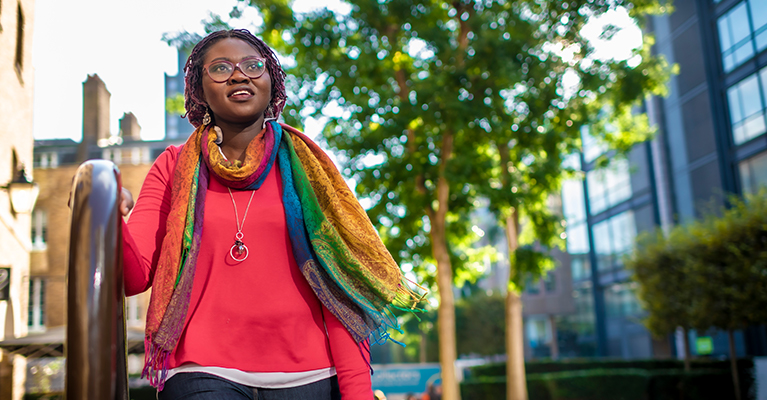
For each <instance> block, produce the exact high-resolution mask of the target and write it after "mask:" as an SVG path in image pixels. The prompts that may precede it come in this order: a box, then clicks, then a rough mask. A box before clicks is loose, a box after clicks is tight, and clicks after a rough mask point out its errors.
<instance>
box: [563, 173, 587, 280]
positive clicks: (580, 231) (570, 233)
mask: <svg viewBox="0 0 767 400" xmlns="http://www.w3.org/2000/svg"><path fill="white" fill-rule="evenodd" d="M562 213H563V214H564V217H565V221H566V222H567V225H566V226H565V235H567V236H566V238H565V239H566V243H567V253H568V254H570V270H571V271H572V275H573V280H574V281H580V280H584V279H588V278H590V277H591V264H590V263H589V234H588V229H587V227H586V204H585V200H584V195H583V182H582V181H580V180H575V179H571V180H566V181H564V182H563V183H562Z"/></svg>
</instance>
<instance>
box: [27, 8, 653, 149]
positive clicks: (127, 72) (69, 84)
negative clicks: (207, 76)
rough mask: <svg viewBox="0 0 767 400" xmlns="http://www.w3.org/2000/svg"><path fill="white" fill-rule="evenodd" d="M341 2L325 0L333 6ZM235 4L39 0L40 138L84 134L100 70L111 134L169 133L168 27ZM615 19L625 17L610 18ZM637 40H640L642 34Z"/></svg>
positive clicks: (190, 24)
mask: <svg viewBox="0 0 767 400" xmlns="http://www.w3.org/2000/svg"><path fill="white" fill-rule="evenodd" d="M338 2H339V0H332V1H331V2H328V1H324V2H321V4H322V5H330V7H331V8H334V4H337V3H338ZM236 3H237V1H236V0H130V1H126V0H71V1H62V0H36V1H35V16H34V29H35V31H34V38H33V44H32V63H33V66H34V68H35V91H34V127H33V132H34V137H35V139H53V138H71V139H73V140H75V141H80V139H81V138H82V113H83V110H82V83H83V82H85V80H86V79H87V77H88V75H92V74H98V75H99V77H100V78H101V80H102V81H104V83H105V84H106V87H107V90H109V92H110V93H111V95H112V96H111V104H110V130H111V133H112V134H117V132H118V131H119V119H120V118H122V116H123V114H124V113H126V112H132V113H133V114H134V115H135V116H136V118H137V119H138V122H139V125H141V137H142V138H143V139H144V140H159V139H162V138H163V136H164V130H165V120H164V118H165V117H164V110H165V82H164V76H165V75H164V74H165V73H167V74H169V75H175V74H176V73H178V66H177V54H176V50H175V48H172V47H170V46H168V45H167V44H165V42H163V41H162V40H161V38H162V35H163V33H166V32H179V31H184V30H185V31H190V32H197V33H200V34H202V33H203V29H202V23H201V21H202V20H203V19H205V18H206V17H207V16H208V13H209V12H213V13H216V14H220V15H226V14H228V12H229V11H230V10H231V9H232V7H233V6H234V5H235V4H236ZM312 3H314V4H317V2H314V1H313V0H297V1H296V2H295V3H294V9H296V10H297V11H301V10H305V9H309V8H311V7H312V6H313V5H312ZM329 3H333V4H329ZM246 15H247V14H246ZM615 18H620V16H614V17H611V19H613V20H615ZM238 27H242V28H247V26H238ZM625 34H630V32H627V33H625ZM626 40H627V39H625V38H623V37H620V38H616V40H615V42H618V43H623V45H622V46H620V47H619V48H622V49H624V50H625V49H626V47H627V46H626V45H625V43H626ZM633 40H634V41H635V40H636V38H634V39H633ZM638 40H639V43H641V34H640V36H639V39H638ZM307 128H310V127H309V126H307ZM307 133H309V134H310V135H311V133H312V132H307Z"/></svg>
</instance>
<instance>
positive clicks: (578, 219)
mask: <svg viewBox="0 0 767 400" xmlns="http://www.w3.org/2000/svg"><path fill="white" fill-rule="evenodd" d="M673 6H674V12H673V13H671V14H670V15H663V16H655V17H651V18H650V20H649V21H650V24H649V26H650V28H651V32H650V34H652V35H654V36H655V40H656V44H655V47H654V50H655V52H657V53H659V54H663V55H664V56H665V57H666V59H667V60H668V61H669V62H670V63H676V64H677V65H678V66H679V74H678V75H676V76H672V77H671V80H670V82H669V89H670V91H669V95H668V97H665V98H650V99H648V101H647V102H646V104H645V107H646V108H645V110H644V111H646V112H647V113H648V115H649V117H650V119H651V122H652V123H653V124H654V125H655V126H657V127H658V134H657V136H656V137H655V138H654V139H653V140H652V141H650V142H646V143H643V144H640V145H638V146H636V147H635V148H634V149H633V150H632V151H631V153H630V154H629V156H628V157H626V158H620V157H615V158H614V157H612V156H611V154H609V153H608V154H607V156H608V158H609V159H611V162H610V164H609V165H608V166H607V167H606V168H597V166H596V163H595V160H596V159H597V158H598V157H599V156H600V155H603V154H604V152H605V148H604V147H602V146H600V144H599V143H598V142H597V141H596V140H594V139H593V138H592V137H591V136H590V135H589V132H588V129H587V128H586V127H584V129H583V130H582V134H583V152H582V154H581V155H580V157H579V159H577V160H570V161H574V165H577V166H579V167H580V168H581V170H582V171H583V172H584V175H585V179H584V180H571V181H567V182H565V183H564V184H563V187H562V209H563V214H564V216H565V218H566V220H567V250H568V253H569V270H570V273H569V275H570V276H571V277H572V278H571V279H572V298H573V303H574V306H575V312H573V313H568V314H562V313H556V312H555V313H551V312H549V313H546V312H534V311H533V312H531V310H530V307H529V304H531V302H535V301H540V300H537V299H538V298H541V297H546V296H550V295H551V294H548V293H547V291H546V290H547V289H546V288H547V283H546V282H541V283H540V284H538V285H533V286H531V287H530V288H529V289H528V292H527V293H526V294H525V295H524V297H523V301H524V304H525V314H526V317H525V319H526V329H525V333H526V342H527V345H528V347H529V348H530V349H532V351H531V352H530V353H529V354H530V355H538V356H552V355H554V354H556V355H560V356H578V357H583V356H609V357H621V358H647V357H652V356H666V355H676V354H677V347H678V346H677V342H678V341H679V340H680V338H677V340H661V341H655V340H653V339H652V338H651V336H650V334H649V332H648V331H647V330H646V329H645V328H644V327H643V326H642V325H641V323H640V318H641V317H642V316H643V315H644V314H643V310H642V308H641V306H640V304H639V303H638V302H637V299H636V297H635V295H634V290H635V284H634V283H632V282H631V280H630V276H629V274H628V273H627V272H626V271H625V269H624V268H623V266H622V263H621V257H622V256H623V255H624V254H626V253H627V252H629V251H630V250H631V249H632V246H633V243H634V239H635V238H636V236H637V234H638V233H640V232H643V231H647V230H653V229H656V228H657V227H661V228H663V229H668V228H670V227H671V226H673V225H675V224H683V223H685V222H687V221H690V220H692V219H695V218H698V217H700V216H701V215H702V214H703V213H706V212H707V211H709V210H714V209H716V208H718V207H720V206H722V205H724V201H725V199H726V196H728V195H729V194H738V195H742V194H745V193H751V192H754V191H755V190H756V189H757V187H759V186H760V185H767V135H765V132H767V121H766V119H765V118H766V115H765V114H766V111H767V51H765V49H767V1H765V0H743V1H738V0H731V1H711V0H678V1H675V2H674V4H673ZM562 265H563V266H562V267H561V268H560V269H567V267H568V263H567V262H564V263H562ZM561 274H562V273H561V272H559V273H557V274H555V277H556V276H558V275H561ZM549 285H550V284H549ZM552 314H553V316H552ZM696 334H697V335H707V333H703V332H699V333H692V335H693V336H695V335H696ZM693 339H694V338H693ZM713 342H714V348H713V352H712V355H714V356H716V355H726V354H727V341H726V337H725V336H724V335H717V334H714V335H713ZM693 343H694V342H693ZM693 347H694V346H693ZM539 348H540V349H539ZM736 348H737V352H738V355H739V356H743V355H765V354H767V330H766V329H765V327H764V326H759V327H752V328H749V329H747V330H745V331H740V332H738V333H737V335H736ZM552 349H554V350H552ZM693 351H695V349H693Z"/></svg>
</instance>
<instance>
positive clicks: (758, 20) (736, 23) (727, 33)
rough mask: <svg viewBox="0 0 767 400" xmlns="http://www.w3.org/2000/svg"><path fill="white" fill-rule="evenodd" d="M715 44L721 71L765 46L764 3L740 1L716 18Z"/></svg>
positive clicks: (766, 7)
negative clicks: (717, 44) (717, 30)
mask: <svg viewBox="0 0 767 400" xmlns="http://www.w3.org/2000/svg"><path fill="white" fill-rule="evenodd" d="M717 25H718V27H719V45H720V46H721V51H722V66H723V67H724V70H725V72H730V71H732V70H733V69H734V68H735V67H737V66H738V65H741V64H742V63H743V62H745V61H747V60H749V59H751V58H752V57H753V56H754V54H757V53H759V52H760V51H762V50H764V49H765V48H766V47H767V3H765V1H764V0H749V1H744V2H742V3H740V4H738V5H737V6H735V7H733V8H732V9H731V10H730V11H728V12H727V13H726V14H724V15H723V16H721V17H720V18H719V21H718V22H717Z"/></svg>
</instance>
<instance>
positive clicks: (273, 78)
mask: <svg viewBox="0 0 767 400" xmlns="http://www.w3.org/2000/svg"><path fill="white" fill-rule="evenodd" d="M184 70H185V73H186V89H185V107H186V110H187V113H186V116H187V117H188V118H189V121H190V122H191V123H192V124H193V125H194V126H195V127H197V129H196V130H195V132H194V133H193V134H192V135H191V136H190V137H189V139H188V140H187V142H186V143H185V144H184V145H183V146H179V147H175V146H171V147H169V148H168V149H167V150H166V151H165V152H164V153H163V154H162V155H160V157H158V159H157V160H156V161H155V163H154V165H153V166H152V169H151V170H150V172H149V174H148V176H147V178H146V180H145V182H144V185H143V187H142V189H141V193H140V195H139V197H138V200H137V202H136V205H135V208H134V209H133V211H132V214H131V216H130V220H129V222H128V223H127V225H124V226H123V232H124V268H125V290H126V295H128V296H131V295H134V294H137V293H140V292H143V291H145V290H147V289H149V288H150V287H151V288H152V295H151V301H150V305H149V309H148V312H147V327H146V339H145V346H146V360H145V361H146V363H145V368H144V375H146V376H148V377H149V379H150V382H151V384H152V385H153V386H155V387H157V388H158V391H159V399H181V398H183V399H338V398H341V397H343V399H345V400H348V399H365V400H369V399H371V398H373V391H372V388H371V381H370V365H369V351H368V347H367V346H368V343H369V342H368V339H369V338H371V335H372V339H374V340H377V339H380V338H384V339H385V338H387V337H388V335H387V334H386V328H387V327H395V328H397V327H396V320H392V319H390V318H387V316H386V315H387V314H386V312H387V311H386V310H387V308H389V307H397V308H400V307H409V308H412V307H414V306H415V304H416V303H417V302H418V301H419V300H420V298H419V297H416V296H415V294H414V293H413V292H411V291H410V290H409V289H408V288H407V286H406V285H405V283H404V282H406V281H405V280H404V278H403V276H402V273H401V272H400V270H399V268H398V267H397V265H396V264H395V263H394V261H393V260H392V258H391V256H390V255H389V253H388V251H387V250H386V248H385V247H384V246H383V244H382V243H381V241H380V239H379V238H378V236H377V233H376V232H375V229H374V228H373V227H372V225H371V223H370V221H369V219H368V218H367V216H366V215H365V212H364V210H363V209H362V208H361V207H360V205H359V203H358V202H357V201H356V199H355V198H354V196H353V194H352V193H351V191H349V189H348V187H347V186H346V185H345V183H344V181H343V179H342V177H341V176H340V175H339V173H338V171H337V170H336V169H335V167H334V166H333V164H332V162H331V161H330V160H329V159H328V157H327V155H325V154H324V153H323V152H322V150H320V149H319V147H317V145H316V144H314V143H313V142H312V141H311V140H309V139H308V138H307V137H306V136H304V135H303V134H302V133H300V132H299V131H297V130H296V129H294V128H292V127H290V126H287V125H281V124H278V123H277V122H276V121H275V120H276V119H277V117H278V116H279V114H280V112H281V111H282V109H283V107H284V104H285V99H286V93H285V85H284V78H285V73H284V72H283V71H282V68H281V67H280V64H279V61H278V60H277V57H276V56H275V54H274V53H273V51H272V50H271V49H270V48H269V47H268V46H267V45H266V44H264V42H263V41H261V40H260V39H258V38H256V37H255V36H253V35H252V34H250V33H249V32H248V31H245V30H231V31H220V32H214V33H212V34H210V35H209V36H207V37H206V38H204V39H203V40H202V41H200V42H199V43H198V44H197V46H195V48H194V50H193V51H192V53H191V54H190V56H189V59H188V61H187V63H186V66H185V68H184ZM131 198H132V197H131V195H130V193H125V192H124V196H123V199H124V208H123V212H124V213H125V214H127V212H128V211H129V210H130V209H131V203H132V200H131Z"/></svg>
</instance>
